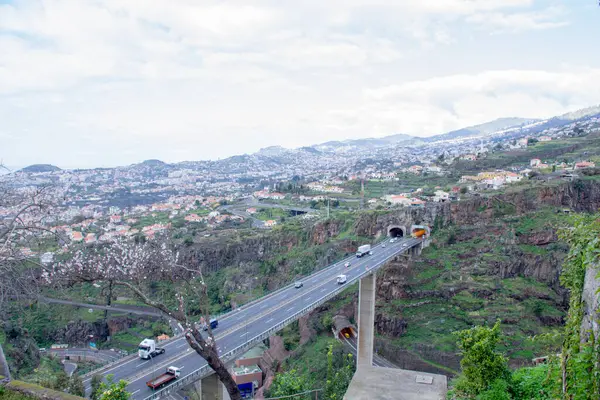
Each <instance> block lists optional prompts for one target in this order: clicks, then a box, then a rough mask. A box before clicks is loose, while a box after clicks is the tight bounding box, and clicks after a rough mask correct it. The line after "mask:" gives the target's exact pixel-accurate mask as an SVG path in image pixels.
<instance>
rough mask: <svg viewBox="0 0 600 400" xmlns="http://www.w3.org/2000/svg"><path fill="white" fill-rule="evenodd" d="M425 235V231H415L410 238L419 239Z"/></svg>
mask: <svg viewBox="0 0 600 400" xmlns="http://www.w3.org/2000/svg"><path fill="white" fill-rule="evenodd" d="M425 233H426V231H425V229H417V230H416V231H414V232H413V233H412V237H414V238H420V237H422V236H423V235H425Z"/></svg>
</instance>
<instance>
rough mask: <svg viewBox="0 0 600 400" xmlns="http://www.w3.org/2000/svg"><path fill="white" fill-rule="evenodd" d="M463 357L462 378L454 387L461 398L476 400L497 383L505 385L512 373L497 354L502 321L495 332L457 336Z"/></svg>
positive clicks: (478, 330)
mask: <svg viewBox="0 0 600 400" xmlns="http://www.w3.org/2000/svg"><path fill="white" fill-rule="evenodd" d="M455 336H456V337H457V338H458V347H459V349H460V353H461V356H462V360H461V361H460V366H461V368H462V375H461V376H460V377H459V378H458V379H457V381H456V384H455V386H454V387H455V390H456V393H457V394H458V395H459V396H465V397H475V396H477V395H479V394H480V393H482V392H484V391H486V390H487V389H488V388H490V387H491V390H494V391H496V388H498V387H502V385H495V381H497V380H503V381H506V380H507V378H508V376H509V375H510V372H509V370H508V364H507V359H506V357H504V356H503V355H502V354H500V353H498V352H497V351H496V346H497V344H498V342H499V341H500V321H498V322H496V324H494V326H493V327H492V328H488V327H482V326H476V327H473V328H471V329H467V330H463V331H458V332H456V333H455Z"/></svg>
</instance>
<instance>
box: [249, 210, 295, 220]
mask: <svg viewBox="0 0 600 400" xmlns="http://www.w3.org/2000/svg"><path fill="white" fill-rule="evenodd" d="M289 216H290V213H289V212H288V211H287V210H282V209H281V208H261V209H259V210H258V211H257V212H256V214H254V215H253V217H254V218H257V219H260V220H261V221H268V220H271V219H275V220H277V219H281V218H286V217H289Z"/></svg>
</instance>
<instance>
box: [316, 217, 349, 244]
mask: <svg viewBox="0 0 600 400" xmlns="http://www.w3.org/2000/svg"><path fill="white" fill-rule="evenodd" d="M341 225H342V222H341V221H338V220H328V221H325V222H322V223H318V224H315V226H314V227H313V228H312V231H311V242H312V243H313V244H323V243H325V242H327V241H328V240H329V239H331V238H332V237H336V236H337V235H339V233H340V228H341Z"/></svg>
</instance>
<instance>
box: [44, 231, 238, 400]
mask: <svg viewBox="0 0 600 400" xmlns="http://www.w3.org/2000/svg"><path fill="white" fill-rule="evenodd" d="M43 279H44V280H45V281H46V282H47V283H48V284H54V285H72V284H76V283H81V282H89V283H92V282H103V283H105V284H106V283H109V284H110V285H114V286H121V287H124V288H127V289H128V290H129V291H131V292H132V293H133V294H135V295H136V296H137V297H138V298H139V299H140V300H141V301H143V302H144V303H145V304H147V305H149V306H152V307H154V308H156V309H158V310H160V311H162V312H164V313H165V314H167V315H169V316H170V317H171V318H174V319H175V320H177V321H178V322H180V323H181V325H182V326H183V327H184V331H185V332H184V334H185V338H186V340H187V342H188V344H189V345H190V347H191V348H192V349H194V350H195V351H196V353H198V354H199V355H200V356H201V357H202V358H204V359H205V360H206V361H207V363H208V365H209V366H210V367H211V368H212V369H213V370H214V371H215V373H216V374H217V376H218V377H219V379H220V380H221V382H222V383H223V385H224V386H225V388H226V389H227V391H228V393H229V396H230V397H231V399H232V400H237V399H241V394H240V392H239V389H238V387H237V385H236V383H235V381H234V380H233V378H232V377H231V374H230V373H229V371H228V370H227V368H226V367H225V364H224V363H223V361H222V360H221V359H220V358H219V355H218V352H217V346H216V343H215V338H214V335H213V332H212V329H211V327H210V324H207V328H208V330H207V335H206V336H207V337H204V336H203V335H202V333H201V330H202V327H201V326H200V325H199V324H198V323H196V321H193V320H192V318H191V317H190V313H189V312H188V308H189V305H190V304H192V303H193V304H194V305H198V306H199V309H200V314H201V316H202V317H203V318H204V320H205V321H209V309H208V296H207V287H206V284H205V282H204V279H203V276H202V273H201V271H200V269H195V268H188V267H186V266H184V265H181V264H180V263H179V253H178V252H176V251H175V247H174V246H173V245H172V243H171V242H170V241H169V240H168V238H167V237H166V236H163V237H157V238H155V239H154V240H151V241H146V242H144V243H135V242H133V241H117V242H115V243H111V244H107V245H97V246H91V247H90V246H87V247H82V248H80V249H78V250H76V251H75V252H74V253H73V255H72V258H71V259H70V260H68V261H66V262H63V263H58V264H56V265H54V266H53V268H52V270H51V271H44V272H43ZM164 281H171V282H173V283H174V284H175V285H174V286H176V287H177V288H178V289H177V291H176V293H175V294H174V295H173V298H172V299H156V296H155V295H153V294H152V293H151V290H150V286H151V284H152V283H155V282H164ZM169 300H170V301H169ZM196 319H197V317H196Z"/></svg>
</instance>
